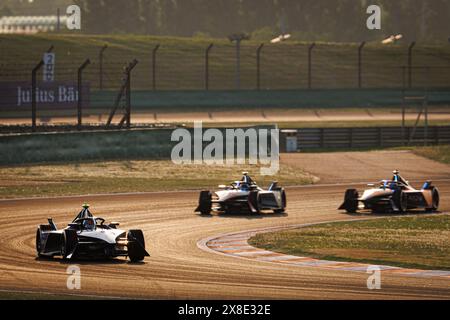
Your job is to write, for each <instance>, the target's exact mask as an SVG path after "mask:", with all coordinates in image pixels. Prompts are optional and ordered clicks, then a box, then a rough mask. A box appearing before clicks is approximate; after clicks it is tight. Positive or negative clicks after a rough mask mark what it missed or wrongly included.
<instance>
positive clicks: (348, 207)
mask: <svg viewBox="0 0 450 320" xmlns="http://www.w3.org/2000/svg"><path fill="white" fill-rule="evenodd" d="M358 198H359V194H358V191H357V190H356V189H348V190H347V191H345V196H344V209H345V211H347V212H348V213H355V212H356V211H358Z"/></svg>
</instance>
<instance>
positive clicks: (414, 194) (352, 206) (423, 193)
mask: <svg viewBox="0 0 450 320" xmlns="http://www.w3.org/2000/svg"><path fill="white" fill-rule="evenodd" d="M369 186H370V187H371V188H370V189H366V190H364V192H363V194H362V195H361V196H360V195H359V193H358V191H357V190H355V189H348V190H347V191H346V192H345V197H344V203H343V204H342V205H341V206H340V207H339V209H340V210H346V211H347V212H348V213H355V212H357V211H358V210H359V209H369V210H372V211H373V212H399V213H401V212H405V211H407V210H410V209H418V208H421V209H425V210H426V211H427V212H433V211H437V210H438V209H439V190H438V189H437V188H436V187H435V186H433V184H432V183H431V181H427V182H425V183H424V185H423V186H422V188H421V189H414V188H413V187H412V186H411V185H410V184H409V182H408V181H406V180H405V179H403V177H402V176H400V174H399V172H398V170H395V171H394V176H393V177H392V179H391V180H382V181H381V182H380V183H379V184H378V186H375V185H369Z"/></svg>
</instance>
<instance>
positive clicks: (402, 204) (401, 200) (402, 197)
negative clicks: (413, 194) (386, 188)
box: [394, 190, 408, 212]
mask: <svg viewBox="0 0 450 320" xmlns="http://www.w3.org/2000/svg"><path fill="white" fill-rule="evenodd" d="M394 204H395V206H396V207H397V209H398V211H399V212H406V211H407V210H408V196H407V194H406V193H404V192H403V191H402V190H399V191H396V192H395V194H394Z"/></svg>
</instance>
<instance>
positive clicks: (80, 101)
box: [77, 59, 91, 130]
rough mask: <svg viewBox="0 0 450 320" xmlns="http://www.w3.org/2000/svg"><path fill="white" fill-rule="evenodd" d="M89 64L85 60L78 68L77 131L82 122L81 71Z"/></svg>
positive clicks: (89, 61) (87, 60) (88, 61)
mask: <svg viewBox="0 0 450 320" xmlns="http://www.w3.org/2000/svg"><path fill="white" fill-rule="evenodd" d="M90 63H91V60H89V59H86V61H85V62H84V63H83V64H82V65H81V66H80V67H79V68H78V88H77V90H78V105H77V115H78V125H77V129H78V130H81V125H82V122H83V114H82V107H83V78H82V77H83V70H84V69H85V68H86V67H87V66H88V65H89V64H90Z"/></svg>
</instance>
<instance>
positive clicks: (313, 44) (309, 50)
mask: <svg viewBox="0 0 450 320" xmlns="http://www.w3.org/2000/svg"><path fill="white" fill-rule="evenodd" d="M315 46H316V44H315V43H312V44H311V45H310V46H309V47H308V89H311V88H312V51H313V49H314V47H315Z"/></svg>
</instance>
